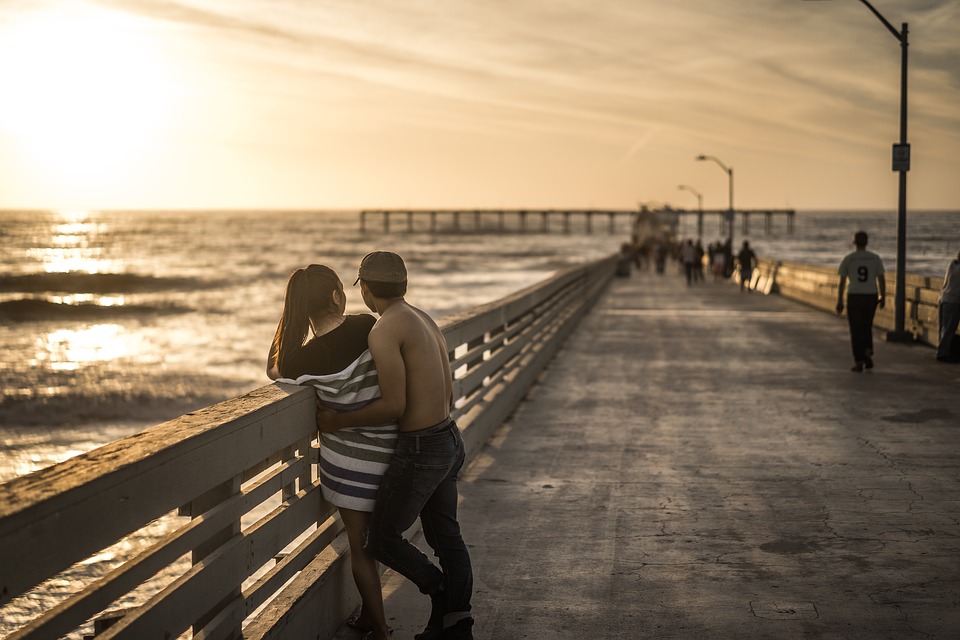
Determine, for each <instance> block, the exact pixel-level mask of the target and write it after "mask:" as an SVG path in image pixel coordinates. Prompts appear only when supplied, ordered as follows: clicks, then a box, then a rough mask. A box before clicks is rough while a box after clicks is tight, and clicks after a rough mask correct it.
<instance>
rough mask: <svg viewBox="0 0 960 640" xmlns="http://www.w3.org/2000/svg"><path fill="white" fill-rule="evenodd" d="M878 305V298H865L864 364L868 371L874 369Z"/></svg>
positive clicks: (863, 328) (863, 329)
mask: <svg viewBox="0 0 960 640" xmlns="http://www.w3.org/2000/svg"><path fill="white" fill-rule="evenodd" d="M877 304H878V300H877V297H876V296H864V301H863V305H864V318H863V327H862V331H863V362H864V364H865V365H866V367H867V369H872V368H873V319H874V317H876V315H877Z"/></svg>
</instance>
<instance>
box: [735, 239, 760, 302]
mask: <svg viewBox="0 0 960 640" xmlns="http://www.w3.org/2000/svg"><path fill="white" fill-rule="evenodd" d="M737 262H738V263H740V293H743V290H744V287H746V290H747V292H748V293H749V292H750V291H752V290H753V288H752V286H751V284H752V282H753V269H754V267H756V266H757V254H755V253H754V252H753V249H751V248H750V243H749V242H747V241H746V240H744V241H743V245H742V246H741V247H740V253H738V254H737Z"/></svg>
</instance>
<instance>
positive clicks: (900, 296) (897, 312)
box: [887, 22, 913, 341]
mask: <svg viewBox="0 0 960 640" xmlns="http://www.w3.org/2000/svg"><path fill="white" fill-rule="evenodd" d="M908 33H909V31H908V29H907V23H906V22H904V23H903V28H902V29H901V31H900V36H899V40H900V144H901V145H906V144H907V46H908V42H907V34H908ZM906 275H907V168H906V167H903V166H901V167H900V194H899V199H898V206H897V289H896V293H895V295H896V300H895V303H896V306H895V308H894V316H893V317H894V334H895V335H893V336H888V337H887V339H888V340H889V339H891V338H892V339H893V340H896V341H906V340H908V339H912V338H913V335H912V334H911V335H909V337H908V335H907V333H906V329H905V324H906V322H905V320H906V302H907V300H906V292H907V283H906V280H907V278H906Z"/></svg>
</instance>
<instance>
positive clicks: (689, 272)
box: [680, 239, 697, 287]
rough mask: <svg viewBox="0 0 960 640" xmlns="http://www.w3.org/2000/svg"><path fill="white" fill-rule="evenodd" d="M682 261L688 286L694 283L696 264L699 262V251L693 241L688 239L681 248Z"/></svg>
mask: <svg viewBox="0 0 960 640" xmlns="http://www.w3.org/2000/svg"><path fill="white" fill-rule="evenodd" d="M680 259H681V260H682V261H683V273H684V274H685V275H686V277H687V286H688V287H689V286H690V285H691V284H692V283H693V275H694V271H695V263H696V261H697V249H696V247H694V246H693V240H690V239H688V240H687V241H686V242H684V243H683V246H682V247H681V248H680Z"/></svg>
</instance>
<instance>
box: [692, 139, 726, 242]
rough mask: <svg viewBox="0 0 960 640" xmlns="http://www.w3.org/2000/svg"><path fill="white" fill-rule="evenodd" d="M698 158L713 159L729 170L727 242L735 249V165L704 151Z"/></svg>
mask: <svg viewBox="0 0 960 640" xmlns="http://www.w3.org/2000/svg"><path fill="white" fill-rule="evenodd" d="M696 159H697V160H700V161H703V160H712V161H714V162H716V163H717V165H719V167H720V168H721V169H723V170H724V171H726V172H727V176H728V177H729V178H730V189H729V194H730V205H729V207H728V208H727V224H728V225H729V227H728V229H727V242H729V243H730V249H731V250H732V249H733V167H728V166H727V165H725V164H723V162H721V161H720V159H719V158H715V157H714V156H705V155H703V154H702V153H701V154H700V155H698V156H697V158H696Z"/></svg>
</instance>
